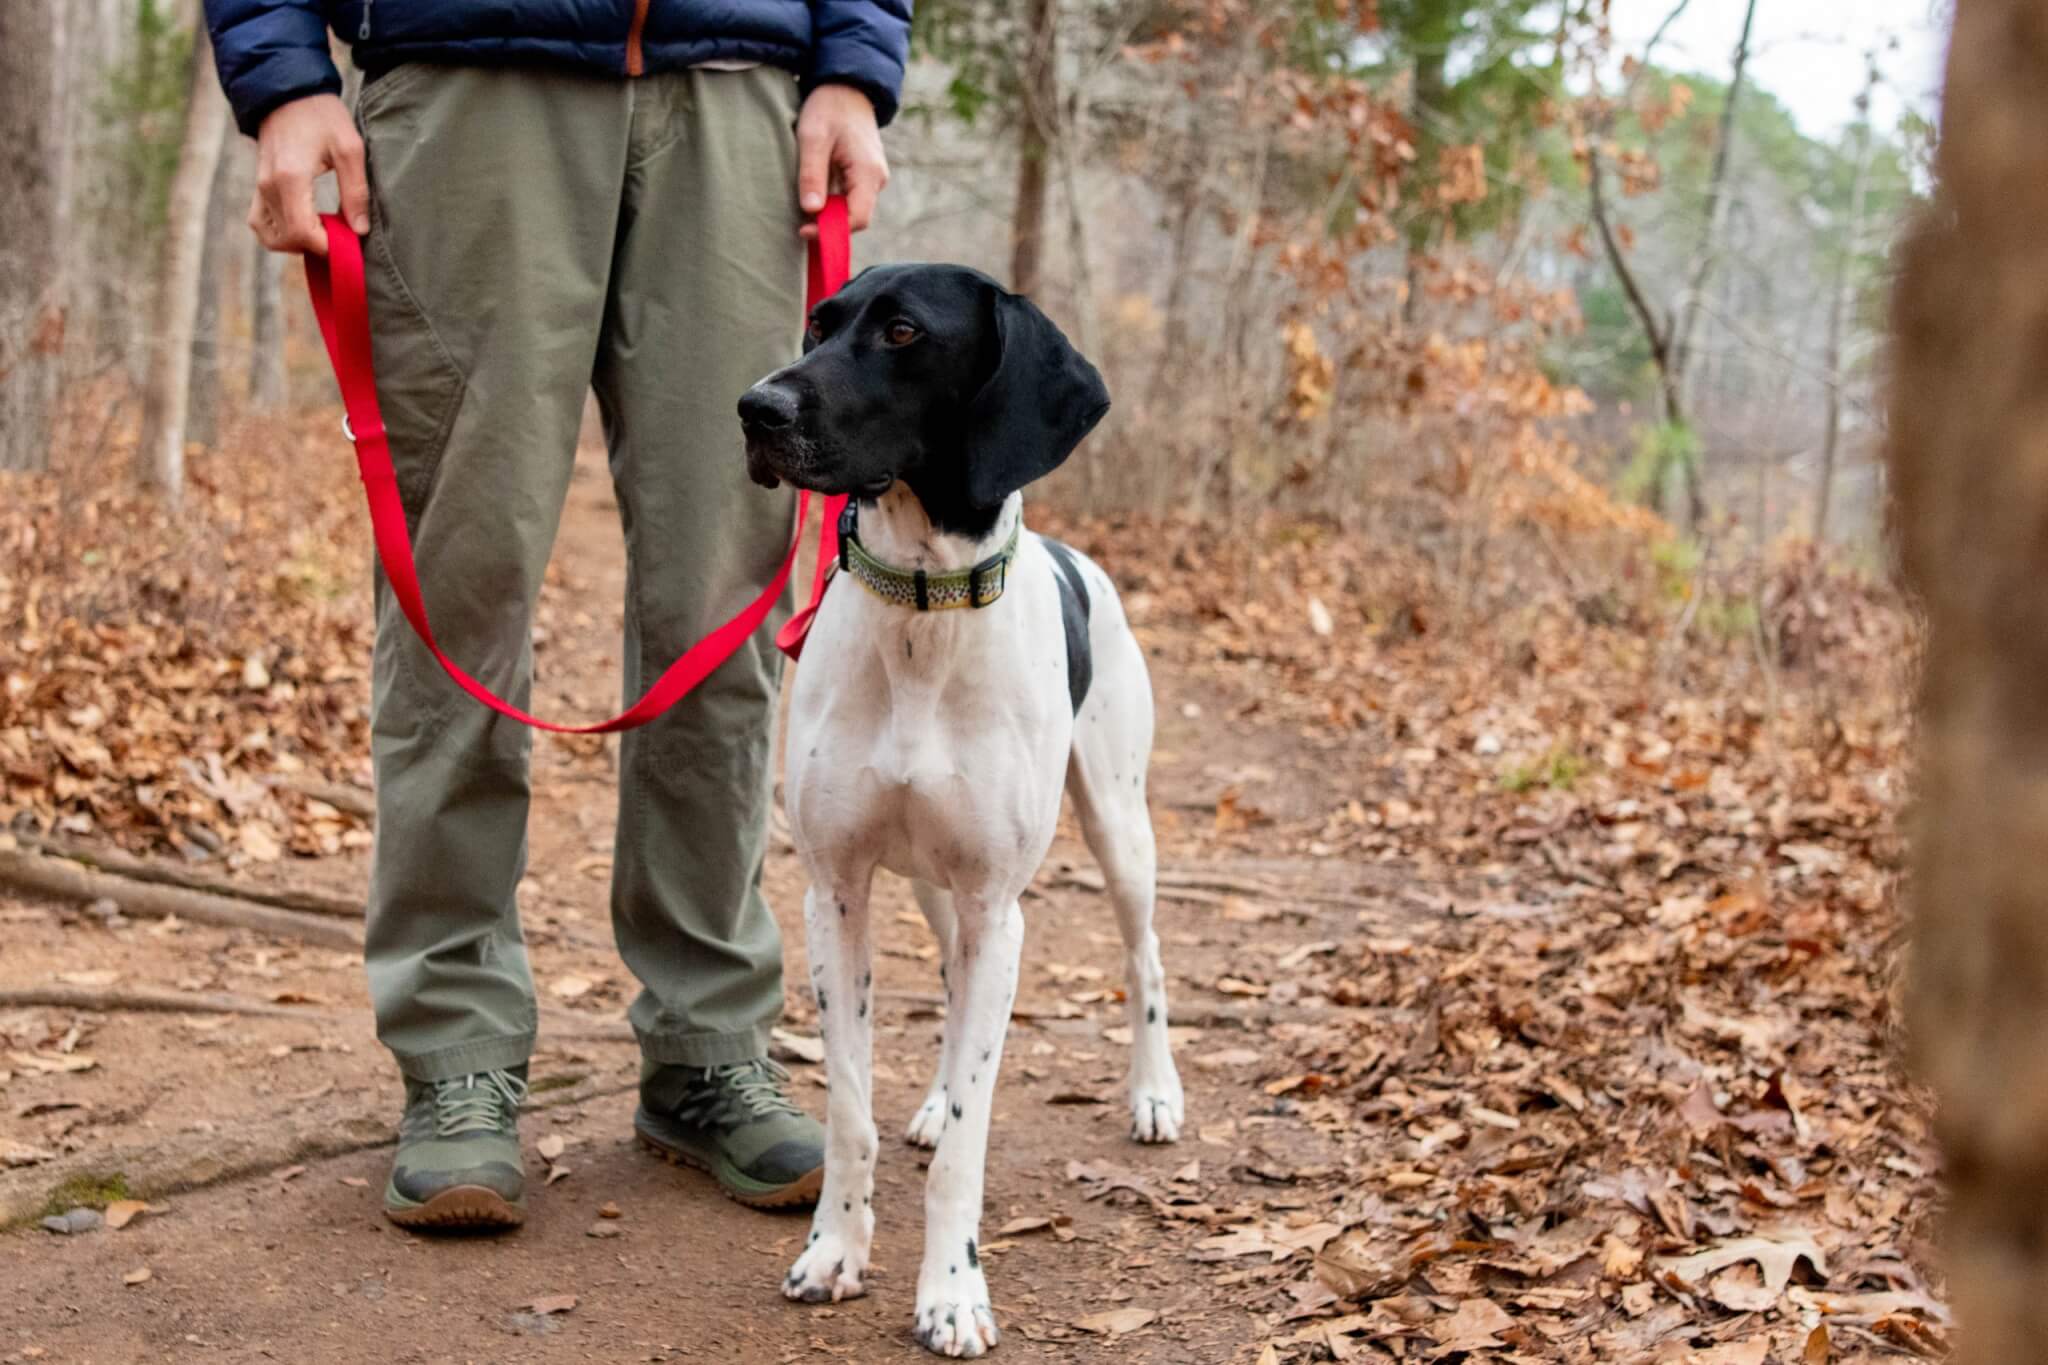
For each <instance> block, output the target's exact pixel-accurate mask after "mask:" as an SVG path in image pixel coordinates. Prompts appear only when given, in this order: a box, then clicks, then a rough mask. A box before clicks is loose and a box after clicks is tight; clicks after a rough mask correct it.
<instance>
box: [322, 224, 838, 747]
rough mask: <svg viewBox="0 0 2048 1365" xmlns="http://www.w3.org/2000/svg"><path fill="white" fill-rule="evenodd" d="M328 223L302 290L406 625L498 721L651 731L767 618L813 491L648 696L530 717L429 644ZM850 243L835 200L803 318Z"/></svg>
mask: <svg viewBox="0 0 2048 1365" xmlns="http://www.w3.org/2000/svg"><path fill="white" fill-rule="evenodd" d="M324 221H325V223H326V226H327V255H326V256H325V257H324V258H323V257H319V256H310V255H309V256H307V257H306V288H307V290H308V291H309V292H310V293H311V294H312V296H313V312H314V315H315V316H317V317H318V318H319V319H320V334H321V336H323V337H324V338H326V341H327V358H328V359H329V360H330V361H332V362H333V364H334V377H335V379H336V380H337V381H338V382H339V383H340V385H341V402H342V407H343V408H344V409H346V411H347V413H348V424H349V430H350V434H351V436H352V438H353V439H354V441H355V447H356V468H357V470H358V471H359V472H360V473H361V474H362V477H363V491H364V493H365V494H367V495H368V497H369V502H370V529H371V532H372V535H373V537H374V538H375V540H376V542H377V558H378V559H379V560H380V561H381V562H382V563H383V565H384V577H385V580H386V581H387V582H388V583H389V584H390V585H391V592H392V595H393V597H395V598H396V599H397V601H398V609H399V610H400V611H401V612H403V613H404V614H405V619H406V620H407V621H409V622H411V623H412V628H413V630H414V631H415V632H417V633H418V635H419V637H420V640H421V642H422V643H423V644H425V645H426V647H427V648H428V649H429V650H431V651H433V655H434V657H435V658H436V659H438V660H440V661H441V667H442V668H443V669H445V670H446V671H447V673H448V676H449V677H450V678H453V679H454V680H455V684H456V686H458V687H460V688H461V689H462V690H463V691H465V692H467V693H469V695H470V696H472V697H475V698H476V699H477V700H478V701H480V702H482V703H483V704H484V705H486V706H488V707H490V708H491V709H492V710H493V711H496V712H498V713H499V714H500V715H505V716H510V717H511V718H512V719H513V720H516V721H519V722H520V723H521V724H524V725H531V726H533V727H534V728H535V729H537V730H553V731H555V732H556V733H558V734H569V735H601V734H609V733H611V732H613V731H615V730H631V729H634V728H636V727H638V726H642V725H645V724H647V722H649V721H651V720H653V719H654V718H655V717H656V716H658V715H660V714H661V713H662V712H664V711H666V710H668V709H669V708H670V707H671V706H674V705H675V704H676V703H677V702H678V701H681V700H682V698H683V696H684V694H686V693H687V692H689V690H690V689H691V688H693V687H695V686H696V685H697V684H698V683H700V682H702V681H704V679H705V678H707V677H709V676H710V675H711V674H712V673H713V672H714V671H716V669H717V668H718V666H719V665H720V664H722V663H724V662H725V661H726V660H727V659H730V658H731V657H732V655H733V651H735V650H737V649H738V648H739V647H740V645H741V644H743V643H744V642H745V641H746V638H747V637H748V636H749V635H752V634H753V633H754V631H755V630H756V629H758V628H759V627H760V625H761V622H763V621H764V620H766V619H767V618H768V613H769V611H770V610H771V609H773V607H774V606H775V603H776V601H777V599H779V598H780V597H781V596H782V589H783V586H784V585H785V584H787V583H788V582H789V575H790V573H791V572H792V571H793V570H794V569H795V568H796V552H797V547H798V546H799V545H801V544H802V543H803V535H804V520H805V518H806V516H807V515H808V514H809V512H810V508H811V494H810V492H809V491H808V490H806V491H805V492H804V493H803V494H802V496H800V497H799V498H798V499H797V505H796V526H795V528H794V529H793V530H792V531H791V533H790V537H789V553H788V554H786V555H784V556H783V557H782V567H781V568H780V569H777V570H776V572H775V577H774V578H773V579H771V580H769V583H768V586H767V587H765V588H763V589H762V590H761V595H760V596H759V597H756V598H755V599H754V600H753V601H752V602H750V603H748V604H747V605H746V606H745V607H743V608H742V609H741V610H740V613H739V614H738V615H737V616H735V617H733V618H732V619H731V620H730V621H727V622H726V623H725V624H724V625H722V626H719V627H718V628H717V629H715V630H713V631H712V632H711V633H710V634H709V635H706V636H705V637H704V638H703V639H701V640H699V641H698V642H697V643H696V644H694V645H691V646H690V647H689V648H688V649H687V650H684V651H683V654H682V657H681V658H679V659H677V660H676V661H675V662H674V663H672V664H670V665H669V666H668V667H667V668H666V669H665V670H663V672H662V675H661V676H660V677H659V678H656V679H655V680H654V685H653V686H652V687H650V688H648V689H647V693H646V695H645V696H643V697H641V698H640V700H639V701H636V702H634V703H633V704H632V705H631V706H629V707H627V708H626V709H625V710H624V711H622V712H620V713H619V714H618V715H616V716H613V717H612V718H611V719H610V720H606V721H599V722H598V723H597V724H595V725H560V724H557V723H556V722H554V721H550V720H542V719H541V718H540V717H538V716H533V715H529V714H527V713H526V712H524V711H522V710H520V709H519V708H518V707H516V706H514V705H512V704H511V703H510V702H507V701H505V700H504V699H503V698H501V697H499V696H498V695H497V694H496V693H494V692H492V691H491V689H490V688H488V687H485V686H484V685H483V684H482V683H480V682H478V681H477V680H476V679H475V678H473V677H471V676H470V675H469V674H468V673H466V672H464V671H463V669H462V666H461V665H459V664H457V663H456V662H455V661H454V660H453V659H451V658H449V657H448V656H447V655H446V654H444V653H443V652H442V650H441V646H440V645H439V644H437V643H435V641H434V631H433V627H431V626H429V625H428V624H427V604H426V601H425V599H424V597H423V596H422V595H421V593H420V575H419V568H418V566H417V565H416V564H415V563H414V562H413V551H412V536H411V534H410V533H409V532H408V531H407V529H406V525H405V505H404V504H403V503H402V502H401V501H400V500H399V496H398V475H397V473H396V472H395V471H394V470H393V469H392V466H391V442H390V438H389V437H388V436H387V435H386V434H385V431H384V417H383V413H382V412H381V411H380V410H379V408H378V406H377V380H376V374H375V371H374V369H373V367H372V364H371V353H370V308H369V302H368V298H367V295H366V293H365V290H364V286H363V246H362V243H361V241H359V240H358V239H357V237H356V235H355V233H354V232H352V231H351V230H350V229H349V227H348V224H346V223H345V222H343V221H342V220H341V218H340V217H338V216H336V215H334V214H327V215H325V216H324ZM852 254H853V252H852V244H851V242H850V240H849V238H848V233H847V225H846V200H845V199H843V198H841V197H839V196H837V195H835V196H833V197H832V198H830V199H827V200H826V201H825V208H824V211H823V212H822V213H820V214H819V215H818V235H817V237H816V238H815V239H814V240H813V241H812V242H811V250H810V281H809V288H808V289H807V291H806V293H805V298H804V311H805V313H806V315H808V313H809V311H810V310H811V309H812V308H814V307H816V306H817V304H818V302H819V301H820V300H821V299H824V298H826V297H827V296H829V295H831V294H833V293H835V292H837V291H838V289H839V286H841V285H843V284H845V283H846V277H847V275H848V273H849V271H850V269H851V261H852ZM845 505H846V497H845V495H844V494H834V495H832V496H829V497H826V498H825V499H824V512H825V515H824V519H823V521H822V522H821V524H820V525H819V528H818V571H817V576H816V578H814V579H813V580H812V583H811V598H810V602H809V603H808V604H807V605H806V606H805V607H804V608H803V609H802V610H801V611H799V612H797V613H796V615H795V616H793V617H792V618H790V621H789V624H787V625H785V626H784V627H783V628H782V630H781V632H780V633H779V634H778V635H777V636H776V637H775V643H776V644H777V645H778V646H779V647H780V648H781V649H782V652H783V653H785V654H787V655H789V657H790V658H792V659H794V658H795V657H796V656H797V655H798V654H799V653H800V652H801V651H802V649H803V643H804V635H805V632H807V631H808V630H809V629H810V625H811V618H812V616H813V615H815V614H816V612H817V610H818V603H819V602H820V601H822V600H823V598H824V596H825V579H826V576H827V573H828V571H829V570H830V568H831V565H832V561H833V560H834V559H835V558H837V557H838V554H839V511H840V509H841V508H842V507H844V506H845Z"/></svg>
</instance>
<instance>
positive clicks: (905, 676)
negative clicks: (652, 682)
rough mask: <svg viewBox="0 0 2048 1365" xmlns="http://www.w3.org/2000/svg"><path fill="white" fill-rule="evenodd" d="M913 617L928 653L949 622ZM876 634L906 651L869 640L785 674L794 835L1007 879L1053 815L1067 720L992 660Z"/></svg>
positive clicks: (808, 845) (1022, 869)
mask: <svg viewBox="0 0 2048 1365" xmlns="http://www.w3.org/2000/svg"><path fill="white" fill-rule="evenodd" d="M849 586H850V585H849ZM1015 605H1019V606H1021V605H1023V604H1022V603H1018V604H1015ZM880 609H882V610H899V611H900V610H901V609H900V608H894V609H892V608H886V607H883V608H880ZM821 624H826V623H823V622H821ZM925 624H928V625H930V626H931V627H932V629H931V630H929V631H925V632H920V633H921V634H924V635H926V636H927V637H928V639H927V643H928V645H929V647H930V649H931V650H932V652H933V654H934V655H935V656H936V655H937V654H938V652H939V650H940V647H941V644H942V642H941V641H940V640H938V639H937V638H931V637H936V636H937V635H938V634H940V633H941V632H943V631H945V630H947V629H950V628H954V626H953V623H952V622H950V621H945V620H932V621H929V622H927V623H925ZM899 639H901V640H903V642H904V643H903V644H899V643H898V641H899ZM889 643H890V645H891V647H892V648H902V647H904V644H907V646H908V648H907V653H908V654H909V656H910V657H907V658H901V659H896V660H893V661H892V660H886V659H884V658H882V657H881V656H880V655H879V654H878V653H877V652H875V651H869V652H868V654H867V656H866V657H862V656H861V655H859V654H856V655H854V656H853V657H850V658H849V657H846V656H841V657H842V658H844V660H845V663H846V664H847V665H848V666H847V667H846V668H845V669H844V670H843V671H841V672H839V673H836V674H834V675H832V676H825V675H823V674H822V671H821V672H820V673H818V674H812V675H811V676H810V678H809V679H808V680H807V679H806V678H805V677H804V675H803V673H802V672H801V671H800V672H799V677H798V695H797V696H796V698H795V699H794V704H793V706H792V721H791V726H792V728H791V734H790V757H789V772H788V775H789V789H788V791H789V797H790V802H789V806H790V823H791V830H792V833H793V834H794V835H795V837H796V842H797V845H798V847H800V848H804V849H811V850H827V849H830V850H840V851H843V852H846V853H856V854H857V855H866V856H869V857H872V859H873V861H874V863H875V864H876V865H878V866H881V867H885V868H887V869H888V870H890V871H891V872H895V873H899V874H901V875H903V876H906V877H915V878H919V879H922V880H925V881H929V882H931V883H932V884H934V885H936V886H941V887H948V888H954V887H965V886H977V887H979V886H986V885H988V884H990V883H991V882H994V883H1006V882H1012V881H1016V882H1018V884H1019V885H1020V887H1021V883H1022V881H1023V880H1028V879H1029V877H1030V875H1031V872H1032V870H1033V869H1035V868H1036V866H1037V864H1038V862H1039V860H1040V859H1042V858H1043V856H1044V853H1045V848H1046V845H1047V843H1048V841H1049V839H1050V836H1051V833H1052V828H1053V824H1054V822H1055V820H1056V818H1057V813H1058V808H1059V796H1060V787H1061V782H1062V780H1063V778H1064V775H1065V769H1066V761H1065V760H1066V753H1067V748H1068V745H1069V743H1070V736H1071V720H1070V718H1069V717H1068V716H1066V715H1064V714H1061V713H1060V712H1058V711H1054V712H1052V713H1051V714H1046V712H1047V709H1048V708H1047V707H1046V705H1044V704H1043V703H1042V701H1041V695H1040V694H1041V693H1042V691H1043V689H1040V691H1039V692H1038V693H1028V694H1027V693H1022V692H1019V691H1018V690H1016V689H1014V688H1013V689H1010V690H1007V691H1006V690H1005V689H1004V688H1003V687H1002V685H1001V682H1000V679H999V678H998V677H997V676H995V670H992V669H988V668H973V669H967V670H961V669H958V668H955V669H949V670H946V671H944V672H940V671H938V670H933V671H930V672H927V671H925V670H922V669H920V668H918V667H917V660H916V658H915V651H916V647H917V643H918V640H917V638H916V637H915V636H914V635H913V636H905V637H897V636H892V637H890V639H889ZM892 665H893V666H892ZM807 682H808V685H807Z"/></svg>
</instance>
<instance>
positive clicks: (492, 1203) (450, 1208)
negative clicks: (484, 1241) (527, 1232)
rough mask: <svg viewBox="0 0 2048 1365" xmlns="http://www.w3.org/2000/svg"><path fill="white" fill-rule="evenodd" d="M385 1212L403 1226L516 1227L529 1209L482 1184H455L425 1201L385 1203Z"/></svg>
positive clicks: (521, 1223)
mask: <svg viewBox="0 0 2048 1365" xmlns="http://www.w3.org/2000/svg"><path fill="white" fill-rule="evenodd" d="M384 1216H385V1217H386V1218H389V1219H390V1220H391V1221H392V1222H394V1223H396V1224H398V1225H399V1226H400V1227H402V1228H516V1227H520V1226H522V1225H523V1224H524V1223H525V1222H526V1210H525V1209H523V1208H521V1207H519V1205H517V1204H515V1203H513V1202H512V1201H511V1200H509V1199H507V1198H505V1196H504V1195H502V1194H499V1193H498V1192H497V1191H496V1190H491V1189H486V1188H484V1187H483V1186H482V1185H455V1186H451V1187H450V1188H448V1189H445V1190H442V1191H441V1192H440V1193H439V1194H437V1195H435V1196H434V1197H433V1198H432V1199H429V1200H427V1201H426V1202H425V1203H424V1204H414V1205H412V1206H411V1207H409V1208H402V1209H397V1208H393V1207H391V1206H390V1205H389V1204H386V1205H385V1206H384Z"/></svg>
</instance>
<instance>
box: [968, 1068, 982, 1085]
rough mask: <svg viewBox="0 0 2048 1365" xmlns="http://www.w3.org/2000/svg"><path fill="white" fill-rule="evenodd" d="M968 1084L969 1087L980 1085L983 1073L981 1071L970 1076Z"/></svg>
mask: <svg viewBox="0 0 2048 1365" xmlns="http://www.w3.org/2000/svg"><path fill="white" fill-rule="evenodd" d="M967 1083H968V1084H969V1085H979V1084H980V1083H981V1073H980V1072H979V1071H976V1072H973V1073H972V1074H970V1075H969V1076H968V1077H967Z"/></svg>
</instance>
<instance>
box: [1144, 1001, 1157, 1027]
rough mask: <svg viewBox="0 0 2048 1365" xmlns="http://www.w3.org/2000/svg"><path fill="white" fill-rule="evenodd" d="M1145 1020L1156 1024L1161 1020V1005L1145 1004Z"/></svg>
mask: <svg viewBox="0 0 2048 1365" xmlns="http://www.w3.org/2000/svg"><path fill="white" fill-rule="evenodd" d="M1145 1022H1146V1023H1148V1024H1156V1023H1158V1022H1159V1006H1157V1005H1147V1006H1145Z"/></svg>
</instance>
